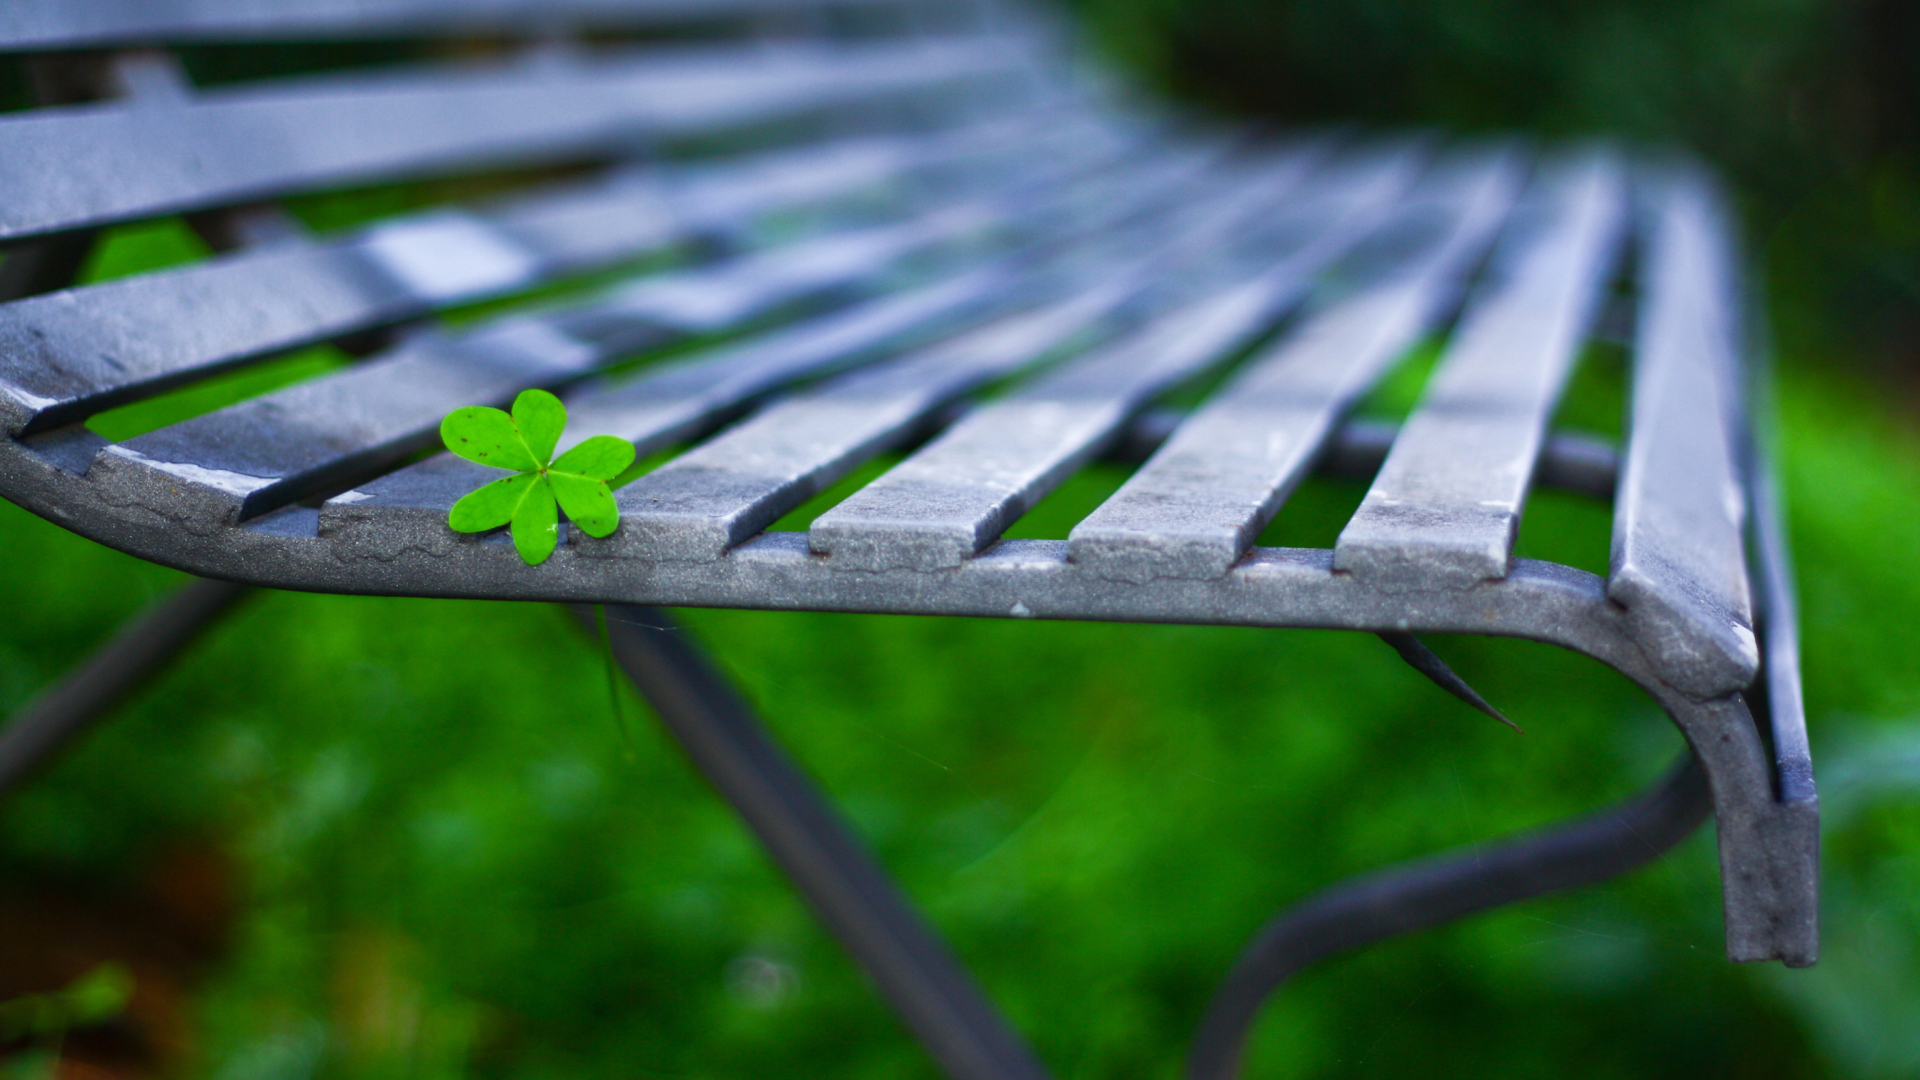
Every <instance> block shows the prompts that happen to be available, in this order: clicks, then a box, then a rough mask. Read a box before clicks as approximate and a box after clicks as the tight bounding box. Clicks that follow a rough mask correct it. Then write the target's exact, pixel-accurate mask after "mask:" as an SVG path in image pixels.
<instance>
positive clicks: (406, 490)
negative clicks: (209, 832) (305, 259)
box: [322, 146, 1322, 538]
mask: <svg viewBox="0 0 1920 1080" xmlns="http://www.w3.org/2000/svg"><path fill="white" fill-rule="evenodd" d="M1321 152H1322V151H1321V149H1320V148H1318V147H1317V146H1310V147H1308V148H1307V149H1305V150H1302V151H1300V152H1297V153H1295V154H1293V155H1292V157H1293V158H1294V159H1295V160H1296V161H1298V162H1299V163H1301V167H1302V168H1304V167H1305V165H1306V163H1309V162H1310V161H1312V160H1314V159H1315V158H1316V156H1317V154H1319V153H1321ZM1218 153H1219V150H1218V149H1217V148H1203V149H1200V150H1198V151H1187V152H1183V151H1173V152H1169V153H1167V154H1165V155H1163V157H1162V159H1161V160H1159V161H1157V162H1154V163H1150V164H1147V165H1144V166H1142V167H1139V168H1135V169H1131V170H1126V171H1108V172H1103V173H1102V174H1100V175H1099V176H1096V177H1094V178H1093V179H1092V180H1091V181H1089V182H1085V183H1081V184H1078V185H1074V186H1073V187H1071V188H1069V189H1067V190H1065V191H1063V192H1061V193H1059V194H1058V195H1056V196H1053V197H1050V198H1047V199H1042V200H1040V201H1039V202H1037V203H1034V204H1031V205H1029V206H1027V207H1026V208H1025V209H1026V212H1027V214H1028V216H1030V217H1033V218H1036V219H1041V220H1042V221H1044V222H1045V229H1043V230H1042V231H1049V230H1050V231H1051V232H1052V233H1053V234H1054V235H1055V237H1056V238H1058V237H1060V236H1063V235H1066V234H1071V233H1074V232H1076V231H1078V232H1082V233H1092V234H1096V235H1098V234H1100V233H1101V232H1102V231H1103V230H1104V229H1106V228H1107V227H1109V226H1111V225H1112V224H1113V223H1114V222H1117V221H1124V220H1126V219H1127V218H1129V217H1131V216H1134V215H1137V214H1139V213H1140V212H1141V211H1142V210H1143V209H1145V208H1148V207H1152V206H1154V205H1156V204H1157V203H1159V202H1160V201H1161V200H1163V199H1165V198H1166V197H1167V196H1168V194H1169V193H1171V192H1176V191H1178V190H1179V189H1180V187H1181V186H1182V185H1183V184H1187V183H1190V182H1191V181H1192V179H1193V178H1194V177H1195V175H1197V174H1198V173H1200V172H1201V171H1203V170H1205V169H1206V168H1207V167H1208V166H1209V164H1210V162H1212V161H1213V160H1214V159H1215V158H1216V157H1217V156H1218ZM1056 204H1058V205H1056ZM1042 247H1043V248H1044V247H1045V243H1044V242H1043V243H1042ZM1066 250H1067V251H1068V252H1071V251H1073V250H1074V249H1073V248H1072V247H1071V246H1069V247H1068V248H1067V249H1066ZM1054 257H1055V258H1058V257H1060V256H1058V255H1056V256H1054ZM1033 274H1034V271H1032V270H1031V269H1029V270H1026V271H1021V272H1019V273H1016V271H1015V267H1014V266H1013V265H1012V264H1003V265H1000V266H998V267H997V268H990V269H988V270H984V271H982V272H981V273H980V274H978V275H969V276H968V278H966V279H964V280H968V281H972V282H973V284H970V285H968V286H967V290H966V295H967V296H968V297H971V298H972V299H979V295H976V294H984V293H987V292H990V293H992V294H993V295H994V296H995V297H997V299H996V300H995V301H994V302H995V303H996V304H998V305H999V306H1001V307H1002V308H1005V307H1007V306H1008V305H1009V303H1010V302H1012V301H1019V302H1021V303H1031V302H1032V298H1031V296H1030V293H1031V291H1032V289H1033V288H1034V287H1035V286H1034V281H1035V280H1037V279H1035V278H1034V277H1033ZM1022 280H1024V281H1026V282H1027V284H1026V285H1025V286H1024V287H1023V288H1013V285H1014V283H1015V282H1017V281H1022ZM957 284H958V283H956V285H957ZM989 286H991V287H989ZM940 291H941V290H935V292H936V293H938V292H940ZM713 292H714V290H713V289H712V288H711V287H704V288H700V289H697V290H693V291H692V292H691V293H690V294H689V295H690V296H691V297H692V298H694V299H695V300H696V302H698V303H703V304H704V303H710V302H711V300H710V298H711V296H712V294H713ZM1110 302H1111V301H1109V303H1110ZM925 303H926V300H924V299H923V300H915V299H914V298H912V297H907V298H903V299H898V300H880V301H875V302H873V303H871V304H869V305H867V307H866V308H856V309H854V310H853V311H850V312H846V313H843V314H839V315H834V316H829V317H826V318H825V319H823V320H819V321H817V322H816V323H814V324H802V325H801V326H798V327H794V328H792V329H790V330H787V331H781V332H776V333H774V334H772V335H770V336H765V337H762V338H756V339H753V340H751V341H749V342H747V343H746V344H744V345H742V346H739V347H736V348H734V349H729V350H722V351H721V352H720V353H719V354H717V355H712V356H708V357H703V358H702V359H701V360H699V361H696V362H694V363H691V364H689V365H687V366H685V367H684V368H670V369H668V370H666V371H663V372H660V373H657V374H655V375H650V376H647V377H645V378H642V379H639V380H637V381H635V382H633V383H631V384H628V385H626V386H624V387H620V388H616V389H611V390H604V391H587V392H583V393H580V394H578V395H576V396H575V397H574V399H573V403H572V408H573V409H574V410H575V412H574V417H575V422H574V428H573V430H574V431H575V435H574V436H569V438H572V437H581V436H584V435H585V434H586V433H588V432H600V433H607V434H613V435H617V436H619V437H622V438H627V439H629V440H631V441H633V442H634V443H635V445H636V448H637V449H638V450H639V452H641V453H646V452H649V451H650V450H652V449H655V448H657V447H658V446H659V445H664V443H665V442H666V441H670V440H672V439H674V438H679V437H685V436H686V435H688V434H689V433H691V432H693V431H695V430H697V429H699V428H700V427H701V426H702V425H705V424H708V423H710V422H711V420H712V418H713V417H715V416H717V415H721V414H723V413H724V412H725V411H726V410H728V409H732V408H735V407H737V406H738V405H739V404H740V403H741V402H743V401H745V400H747V399H748V398H750V397H753V396H756V395H758V394H761V393H763V392H765V391H766V390H767V389H769V388H770V387H771V386H772V385H773V384H774V383H777V382H779V381H783V380H785V379H789V378H795V377H800V376H803V375H808V376H810V375H817V374H820V373H822V372H824V371H827V370H831V369H833V368H838V367H844V366H847V365H849V364H852V363H855V362H857V361H859V360H861V359H862V358H863V357H865V358H871V356H872V354H873V353H874V352H875V350H877V349H878V348H879V347H880V346H881V345H882V344H883V343H884V342H885V341H887V340H888V339H890V338H892V337H895V336H897V335H898V334H900V333H901V332H904V331H905V330H908V329H910V328H911V326H910V324H909V323H906V322H903V321H902V320H903V318H905V316H906V313H909V312H919V311H920V309H921V308H922V307H923V306H924V305H925ZM959 304H960V300H958V299H955V300H949V301H942V304H941V310H942V311H944V310H945V309H947V308H950V307H954V306H956V305H959ZM931 314H933V313H932V312H925V313H919V314H913V316H912V320H911V322H914V323H919V322H925V321H926V320H927V318H929V317H930V316H931ZM597 318H598V316H586V317H575V318H574V319H573V321H574V322H576V323H592V322H594V321H595V320H596V319H597ZM922 332H924V330H923V331H922ZM565 445H566V443H564V442H563V444H562V446H563V449H564V446H565ZM464 464H465V463H462V462H460V461H459V459H457V458H453V457H452V456H451V455H438V456H436V457H435V458H431V459H428V460H427V461H423V462H420V463H417V464H415V465H412V466H409V467H408V468H406V469H403V470H401V471H399V472H397V473H395V474H393V475H391V476H387V477H382V478H381V479H379V480H377V481H374V482H372V483H370V484H367V485H364V486H363V487H362V488H361V489H359V490H357V491H355V492H351V493H348V494H347V495H344V496H341V497H340V498H338V499H336V500H335V501H333V502H330V503H329V504H328V507H327V510H326V512H325V514H323V523H322V527H323V528H329V529H332V528H336V527H342V528H343V527H344V526H340V525H339V523H340V522H341V521H343V520H350V521H352V522H355V523H356V525H355V528H356V529H357V533H356V535H363V534H364V532H365V528H366V524H367V523H368V522H369V521H372V520H375V519H379V520H381V521H382V522H383V524H384V526H385V527H389V528H396V529H401V530H406V531H408V532H415V531H425V532H427V533H428V534H429V536H432V537H440V538H444V534H445V533H446V529H445V515H446V509H447V507H448V506H449V505H450V504H451V502H452V501H453V499H455V498H457V497H458V496H459V495H461V494H464V493H465V491H467V490H471V489H472V488H473V487H476V486H478V485H479V484H480V483H484V482H485V480H486V477H485V476H484V475H482V474H484V473H485V472H486V471H487V470H484V469H479V468H478V467H477V466H475V467H470V468H468V467H463V465H464ZM343 515H344V517H343Z"/></svg>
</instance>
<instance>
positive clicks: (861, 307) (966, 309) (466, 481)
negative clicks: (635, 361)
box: [319, 264, 1020, 542]
mask: <svg viewBox="0 0 1920 1080" xmlns="http://www.w3.org/2000/svg"><path fill="white" fill-rule="evenodd" d="M1019 279H1020V278H1019V275H1018V274H1017V273H1015V272H1014V269H1013V268H1012V267H1011V266H1008V265H1006V264H995V265H992V266H988V267H983V268H981V269H978V270H972V271H968V272H966V273H963V274H960V275H958V276H956V277H953V278H949V279H946V280H943V281H939V282H936V283H934V284H931V285H927V286H923V287H920V288H916V289H910V290H907V291H905V292H902V293H898V294H894V295H888V296H882V297H880V298H877V299H874V300H868V301H864V302H862V303H858V304H855V305H852V306H851V307H848V308H846V309H844V310H839V311H833V312H830V313H828V314H825V315H820V316H815V317H813V318H810V319H805V320H802V321H801V322H799V323H797V324H795V325H793V326H790V327H786V328H783V329H780V330H776V331H773V332H771V333H767V334H763V335H759V336H756V337H753V338H749V339H748V340H746V341H745V342H742V343H740V344H737V345H733V346H729V347H725V348H721V349H718V350H715V351H713V352H710V353H704V354H702V355H700V356H698V357H697V358H694V359H691V360H687V361H682V362H678V363H674V364H670V365H668V366H666V367H664V368H663V369H661V370H657V371H648V372H646V373H644V374H642V375H639V376H636V377H630V378H626V379H620V380H613V381H608V382H603V383H599V384H597V385H595V384H589V385H586V386H582V387H579V388H576V389H575V390H574V391H573V392H571V393H568V394H566V395H565V396H566V398H567V407H568V410H569V414H570V415H569V419H568V426H567V430H566V432H565V434H564V435H563V437H562V439H561V441H560V444H559V448H558V450H557V451H556V452H560V453H564V452H565V451H566V450H567V449H569V448H570V447H572V446H573V445H575V444H576V443H578V442H579V441H580V440H582V439H584V438H587V437H590V436H592V435H613V436H616V437H618V438H623V439H626V440H628V441H630V442H632V443H633V444H634V448H635V451H636V452H637V453H638V454H640V455H646V454H651V453H654V452H655V451H658V450H661V449H664V448H665V447H667V446H670V445H672V444H673V443H675V442H679V441H682V440H685V439H687V438H690V437H692V436H694V435H697V434H699V433H700V432H702V431H704V430H706V429H707V428H709V427H711V426H712V425H713V424H714V423H715V422H716V419H717V418H720V417H724V416H726V415H728V414H730V413H731V412H733V411H735V410H737V409H738V408H739V407H740V406H741V405H742V404H744V403H745V402H748V401H751V400H752V399H754V398H756V397H759V396H761V395H763V394H766V393H767V392H768V391H770V390H773V389H775V388H777V387H779V386H781V385H783V384H785V383H788V382H792V381H794V380H796V379H802V378H809V377H813V376H817V375H820V374H823V373H828V372H832V371H835V370H838V369H840V368H843V367H847V366H850V365H854V364H858V363H860V362H862V361H863V360H866V359H869V358H871V357H873V356H875V355H877V354H879V353H881V352H883V351H885V350H886V349H888V348H889V347H890V346H891V345H893V344H894V343H895V342H898V341H901V340H903V339H904V340H910V339H911V338H913V337H915V336H919V335H925V334H929V333H934V332H937V330H938V328H940V327H941V326H943V325H946V324H948V323H950V322H952V321H953V320H955V319H956V318H965V317H968V316H969V315H972V314H975V313H977V312H979V311H980V309H982V308H983V307H987V308H990V307H991V306H992V305H993V304H995V303H1001V304H1004V303H1005V302H1006V301H1007V299H1008V292H1009V288H1008V287H1009V285H1010V284H1012V283H1013V282H1015V281H1017V280H1019ZM499 475H500V474H499V472H498V471H497V470H494V469H489V468H487V467H485V466H483V465H478V464H475V463H474V462H471V461H467V460H465V459H464V458H459V457H455V456H454V455H452V454H445V453H443V454H436V455H434V456H432V457H430V458H427V459H425V460H422V461H419V462H415V463H414V464H412V465H408V466H407V467H406V468H403V469H400V470H398V471H396V472H392V473H389V474H387V475H386V476H382V477H380V478H379V479H377V480H373V481H370V482H368V483H366V484H362V485H360V486H359V487H357V488H355V489H353V490H351V491H347V492H343V493H342V494H340V495H338V496H335V497H334V498H332V499H330V500H328V501H327V503H326V504H325V506H323V507H322V509H321V513H320V522H319V529H320V532H321V534H322V535H330V534H332V535H337V534H343V533H345V532H348V531H353V532H354V533H355V535H357V536H362V537H364V536H366V535H367V534H368V533H369V530H371V531H372V532H373V533H375V534H378V535H381V536H388V537H400V536H406V537H414V536H416V535H418V534H424V536H425V537H426V538H427V540H426V542H432V541H433V540H434V539H441V540H444V539H445V538H446V537H447V528H446V521H447V508H448V507H450V506H451V505H453V503H454V501H455V500H457V499H459V498H460V496H462V495H465V494H466V493H467V492H469V491H472V490H473V489H474V488H477V487H479V486H480V485H482V484H484V483H487V482H488V481H490V480H494V479H497V478H498V477H499Z"/></svg>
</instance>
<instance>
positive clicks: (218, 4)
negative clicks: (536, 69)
mask: <svg viewBox="0 0 1920 1080" xmlns="http://www.w3.org/2000/svg"><path fill="white" fill-rule="evenodd" d="M914 3H915V0H831V2H825V0H300V2H299V3H289V2H287V0H89V2H88V3H84V4H79V3H74V2H73V0H7V3H6V5H5V6H0V51H13V50H23V51H43V50H50V49H72V48H79V47H90V48H100V47H103V46H111V45H151V44H154V43H157V42H189V41H191V42H239V41H264V40H284V39H288V38H294V39H300V38H324V39H329V40H339V39H342V38H347V39H351V38H367V37H404V36H408V35H413V34H463V33H465V34H500V33H503V32H520V33H530V34H541V33H547V32H550V31H551V30H552V29H553V28H554V27H555V26H556V25H559V26H564V27H567V28H583V29H617V28H630V27H640V26H648V25H656V24H661V23H667V22H673V21H684V20H690V19H715V18H723V17H726V16H738V15H762V14H779V13H781V12H790V11H808V10H816V11H817V10H823V9H827V8H832V7H888V6H898V7H903V8H906V7H911V6H914Z"/></svg>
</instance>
